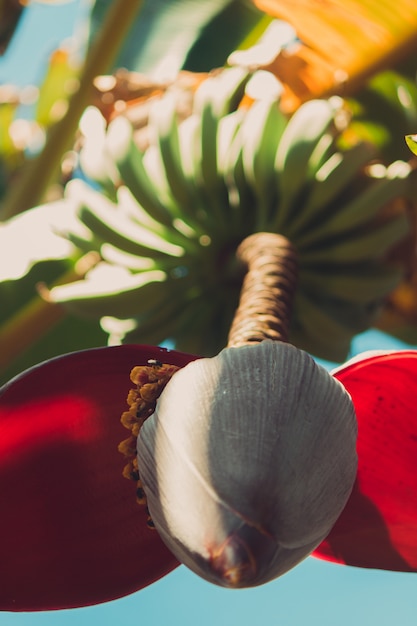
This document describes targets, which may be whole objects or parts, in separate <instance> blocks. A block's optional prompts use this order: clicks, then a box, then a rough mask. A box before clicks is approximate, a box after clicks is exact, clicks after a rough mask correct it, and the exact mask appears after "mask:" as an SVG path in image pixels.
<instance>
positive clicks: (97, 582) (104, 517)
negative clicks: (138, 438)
mask: <svg viewBox="0 0 417 626" xmlns="http://www.w3.org/2000/svg"><path fill="white" fill-rule="evenodd" d="M149 359H155V360H157V361H160V360H162V361H164V362H168V363H171V364H174V365H177V366H179V367H183V366H185V365H186V364H187V363H189V362H190V361H193V360H195V359H196V357H194V356H191V355H186V354H182V353H179V352H175V351H167V350H164V349H162V348H155V347H149V346H131V345H125V346H115V347H109V348H98V349H94V350H87V351H82V352H74V353H71V354H68V355H65V356H61V357H57V358H55V359H52V360H50V361H48V362H45V363H43V364H41V365H39V366H36V367H34V368H32V369H30V370H28V371H26V372H24V373H22V374H21V375H19V376H17V377H16V378H15V379H13V380H12V381H10V382H9V383H8V384H6V385H5V386H4V387H3V388H2V389H1V390H0V448H1V454H0V502H1V503H2V511H1V517H0V531H1V533H0V537H1V538H0V554H1V562H2V566H1V567H0V608H1V609H2V610H7V611H28V610H45V609H59V608H70V607H76V606H85V605H92V604H96V603H100V602H104V601H107V600H111V599H115V598H117V597H120V596H123V595H127V594H129V593H132V592H134V591H135V590H138V589H140V588H143V587H144V586H146V585H148V584H151V583H152V582H153V581H155V580H157V579H158V578H160V577H162V576H164V575H166V574H168V573H169V572H170V571H171V570H172V569H174V568H175V567H176V566H177V565H178V561H177V559H176V558H175V557H174V556H173V554H172V553H171V552H170V551H169V550H168V549H167V548H166V547H165V545H164V543H163V542H162V541H161V539H160V537H159V535H158V533H157V532H156V531H155V530H152V529H150V528H148V527H147V525H146V518H147V513H146V509H145V508H144V507H141V506H138V505H137V503H136V502H135V495H134V493H132V483H131V482H130V481H126V480H123V477H122V468H123V458H122V457H121V455H120V454H119V453H118V451H117V446H118V444H119V442H120V441H121V440H122V439H123V438H124V437H125V430H124V429H123V427H122V426H121V424H120V420H119V419H118V416H119V415H120V413H121V412H123V410H124V409H125V402H126V391H127V389H126V388H128V387H129V381H128V376H129V371H130V369H131V368H132V367H133V366H135V365H138V364H139V365H140V364H146V363H147V362H148V360H149ZM416 374H417V352H414V351H411V350H410V351H403V352H392V353H374V354H365V355H363V356H362V357H360V358H358V359H355V360H354V361H352V362H349V363H347V364H345V365H344V366H342V367H341V368H339V369H338V370H336V371H335V372H334V373H333V376H334V377H335V378H336V379H338V380H339V381H340V382H341V383H342V385H343V386H344V387H345V389H346V390H347V391H348V393H349V394H350V396H351V398H352V400H353V404H354V407H355V412H356V416H357V421H358V440H357V451H358V457H359V460H358V470H357V474H356V481H355V484H354V487H353V491H352V493H351V495H350V497H349V499H348V502H347V505H346V507H345V508H344V510H343V512H342V514H341V515H340V517H339V519H338V520H337V521H336V523H335V525H334V526H333V528H332V529H331V530H330V532H329V534H328V535H327V537H326V538H325V539H324V540H323V541H322V543H321V544H320V545H319V546H318V547H317V548H316V550H315V552H314V553H313V554H314V555H315V556H317V557H319V558H324V559H328V560H332V561H335V562H339V563H343V564H347V565H355V566H360V567H372V568H374V567H375V568H382V569H388V570H398V571H417V540H416V537H417V532H416V530H417V503H416V502H417V501H416V498H415V497H414V496H415V493H416V491H417V471H416V470H417V454H416V452H417V420H416V419H415V392H416V391H417V389H416V380H417V377H416ZM174 376H175V375H174ZM126 381H127V384H126Z"/></svg>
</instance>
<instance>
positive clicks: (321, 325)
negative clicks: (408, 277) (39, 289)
mask: <svg viewBox="0 0 417 626" xmlns="http://www.w3.org/2000/svg"><path fill="white" fill-rule="evenodd" d="M250 78H251V74H250V72H249V71H246V70H243V69H241V68H226V69H224V70H222V71H220V72H218V73H214V74H213V75H212V76H210V77H209V78H208V79H207V80H205V81H204V82H203V83H202V84H201V86H200V87H199V88H198V89H197V91H196V93H195V95H194V104H193V110H192V112H191V115H189V116H188V117H187V118H186V119H184V120H180V117H179V114H178V108H179V95H178V92H177V91H176V90H175V89H172V90H171V91H168V92H167V93H166V94H165V95H164V96H162V97H161V99H160V100H159V101H156V102H155V103H154V104H153V105H152V106H151V112H150V116H149V123H148V130H149V136H150V145H149V147H148V148H147V149H146V150H144V151H141V150H140V149H139V148H138V146H137V145H136V142H135V138H134V132H133V129H132V127H131V125H130V123H129V122H128V121H127V119H125V118H124V117H122V116H120V117H118V118H116V119H115V120H114V121H113V122H111V123H110V125H109V127H108V129H107V131H106V133H105V136H104V138H102V151H103V155H102V157H101V158H102V163H103V166H102V167H101V169H100V176H98V175H97V176H96V178H97V179H99V180H98V182H101V183H102V184H103V181H104V180H105V181H106V184H105V185H104V186H103V187H102V189H101V191H97V190H93V189H92V188H91V187H90V186H89V185H87V184H86V183H83V182H80V181H73V182H71V183H70V184H69V185H68V188H67V192H66V196H67V199H68V201H69V202H75V203H76V204H77V216H78V220H79V228H74V229H73V230H72V231H71V232H68V233H66V236H67V238H69V239H70V240H71V241H72V242H73V243H74V244H75V245H77V246H78V247H79V248H80V249H81V250H83V251H89V250H94V251H96V252H97V253H98V254H99V255H100V262H99V265H98V267H97V268H96V269H95V270H93V271H91V272H90V274H89V275H87V278H86V280H85V281H80V282H78V283H73V284H71V285H63V286H59V287H56V288H54V289H53V290H52V291H51V293H50V297H51V298H52V299H53V300H55V301H57V302H61V303H63V304H65V306H67V307H69V308H70V309H71V310H73V311H75V312H77V313H78V314H84V315H92V316H96V317H97V318H102V317H105V316H107V317H110V318H115V319H114V320H113V321H114V323H115V324H116V325H117V320H120V321H121V322H120V324H121V326H120V328H125V327H126V324H125V320H127V319H131V320H132V324H131V325H130V327H129V325H128V328H129V330H127V331H126V332H125V336H124V341H140V342H142V343H155V344H158V343H161V342H162V341H164V340H166V339H172V340H173V341H174V342H175V345H176V347H177V348H178V349H182V350H187V351H189V352H194V353H198V354H205V355H212V354H215V353H216V352H217V351H218V350H219V349H221V348H222V347H223V346H224V344H225V342H226V338H227V333H228V329H229V327H230V324H231V321H232V318H233V313H234V310H235V308H236V305H237V303H238V298H239V291H240V287H241V282H242V276H243V269H242V268H241V267H240V266H239V264H238V263H237V262H236V260H235V256H234V255H235V250H236V247H237V245H238V244H239V243H240V242H241V241H242V239H244V238H245V237H246V236H248V235H250V234H251V233H253V232H257V231H269V232H279V233H281V234H283V235H285V236H287V237H288V238H289V239H290V240H291V241H292V243H293V244H294V245H295V246H296V248H297V250H298V253H299V262H300V271H299V286H298V291H297V295H296V299H295V306H294V311H293V320H292V330H291V336H290V340H291V341H293V342H294V343H295V344H296V345H298V346H299V347H301V348H305V349H307V350H308V351H310V352H312V353H313V354H315V355H316V356H318V357H322V358H326V359H330V360H334V361H340V360H342V359H344V358H345V357H346V355H347V353H348V350H349V344H350V340H351V338H352V336H354V335H355V334H357V333H358V332H361V331H362V330H364V329H366V328H368V327H369V326H370V325H371V324H372V321H373V319H374V318H375V315H376V314H377V312H378V307H379V306H380V304H381V302H382V301H383V299H384V297H386V295H387V294H388V293H389V292H390V291H391V290H392V289H393V288H394V287H395V286H396V284H397V282H398V281H399V279H400V276H401V272H400V270H399V269H398V268H395V267H391V266H389V265H388V263H387V261H386V257H387V253H388V251H389V250H390V248H391V247H392V246H393V245H394V244H396V243H397V242H398V241H399V240H400V239H401V238H402V237H404V235H406V234H407V232H408V229H409V226H408V222H407V219H406V217H405V214H404V212H401V211H386V210H385V207H386V206H387V204H389V203H390V202H391V201H394V200H395V199H396V198H399V197H402V196H407V194H408V190H409V186H410V181H411V180H412V179H413V177H414V172H413V171H412V169H411V167H410V166H409V165H408V164H407V163H405V162H396V163H393V164H391V165H389V166H388V167H384V166H382V165H381V164H379V165H378V166H375V165H373V166H371V167H368V165H369V164H370V163H371V162H372V161H374V160H375V158H376V156H377V155H376V151H375V149H374V147H373V146H372V145H370V144H367V143H364V142H361V143H357V144H355V145H353V146H352V147H350V148H345V149H342V148H341V145H342V144H341V142H340V137H341V136H342V134H343V133H344V131H345V130H346V128H347V127H348V124H349V119H348V117H347V115H346V112H345V110H344V107H343V101H342V100H341V99H340V98H331V99H329V100H313V101H310V102H308V103H306V104H304V105H302V106H301V107H300V108H299V109H298V110H297V112H296V113H295V114H294V115H293V116H292V117H291V118H290V119H288V118H287V117H286V116H285V115H284V114H283V113H282V112H281V111H280V109H279V103H278V102H277V101H276V100H274V99H271V97H270V96H265V97H264V96H263V94H262V93H260V94H259V97H258V98H256V99H255V101H254V102H253V103H252V104H251V106H248V105H247V104H245V102H247V99H246V100H245V99H243V100H242V96H243V95H244V93H245V86H246V85H247V84H248V81H249V79H250ZM251 93H252V92H251ZM90 152H91V150H90V148H89V146H88V141H87V142H86V145H85V146H84V148H83V152H82V154H81V163H82V164H84V170H85V171H86V172H90V174H91V173H93V172H94V171H95V170H94V167H93V165H91V167H90V166H89V161H88V155H89V153H90ZM96 170H97V168H96ZM104 171H106V172H107V175H105V174H104V173H103V172H104ZM116 270H117V271H116ZM99 281H100V282H99ZM121 333H122V331H121ZM122 334H123V333H122Z"/></svg>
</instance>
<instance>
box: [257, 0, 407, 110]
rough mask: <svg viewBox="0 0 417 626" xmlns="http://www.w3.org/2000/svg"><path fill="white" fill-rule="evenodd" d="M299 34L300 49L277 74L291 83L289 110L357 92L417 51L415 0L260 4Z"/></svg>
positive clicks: (260, 0)
mask: <svg viewBox="0 0 417 626" xmlns="http://www.w3.org/2000/svg"><path fill="white" fill-rule="evenodd" d="M254 4H255V5H256V6H257V7H258V8H259V9H261V10H262V11H265V12H267V13H268V14H270V15H272V16H274V17H276V18H279V19H283V20H286V21H287V22H289V23H290V24H292V26H293V27H294V28H295V30H296V31H297V35H298V37H299V39H300V42H301V45H300V47H299V48H298V49H297V50H296V51H294V52H293V54H291V55H290V56H288V57H284V56H282V55H281V57H279V58H278V59H277V60H276V62H275V67H274V69H275V71H276V73H277V74H278V75H279V77H280V78H281V79H282V80H283V82H284V83H285V84H286V87H287V89H286V94H285V97H286V99H287V102H288V106H287V108H289V109H292V110H294V109H295V108H297V106H299V104H300V103H301V102H302V101H304V100H307V99H310V98H317V97H323V96H327V95H329V94H333V93H338V94H339V95H347V94H352V93H354V92H355V91H357V90H358V88H360V87H362V86H363V85H364V82H365V80H366V79H368V78H369V77H371V76H372V75H374V74H375V73H376V72H378V71H380V70H383V69H386V68H391V67H393V66H394V65H395V64H396V63H398V62H399V61H400V60H402V59H405V58H407V57H408V56H409V55H411V54H412V53H413V52H414V51H415V50H416V49H417V36H416V35H417V4H416V3H415V1H414V0H398V1H397V2H396V3H395V7H394V6H393V4H392V2H390V1H389V0H327V1H326V2H322V1H321V0H254Z"/></svg>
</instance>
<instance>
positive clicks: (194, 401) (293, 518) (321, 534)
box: [138, 341, 357, 587]
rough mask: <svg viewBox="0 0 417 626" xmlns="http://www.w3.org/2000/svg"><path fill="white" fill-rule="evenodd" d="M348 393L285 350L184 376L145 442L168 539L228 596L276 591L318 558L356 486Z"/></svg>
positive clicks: (154, 501)
mask: <svg viewBox="0 0 417 626" xmlns="http://www.w3.org/2000/svg"><path fill="white" fill-rule="evenodd" d="M356 430H357V429H356V418H355V413H354V408H353V404H352V401H351V399H350V396H349V395H348V393H347V392H346V391H345V389H344V387H343V386H342V385H341V384H340V383H339V382H338V381H337V380H335V379H334V378H333V377H332V376H331V375H330V374H329V373H328V372H327V371H326V370H325V369H324V368H322V367H321V366H319V365H317V364H316V363H315V361H314V360H313V359H312V358H311V357H310V356H309V355H308V354H307V353H305V352H303V351H301V350H298V349H296V348H294V347H293V346H291V345H289V344H285V343H281V342H272V341H264V342H262V343H259V344H256V345H253V346H242V347H238V348H226V349H225V350H223V351H222V352H221V353H220V354H219V355H218V356H217V357H214V358H211V359H200V360H197V361H194V362H192V363H190V364H188V365H187V366H186V367H184V368H183V369H182V370H180V371H179V372H177V373H176V374H175V375H174V376H173V378H172V379H171V381H170V382H169V383H168V385H167V387H166V388H165V390H164V391H163V393H162V395H161V397H160V398H159V400H158V403H157V407H156V411H155V413H154V414H153V415H152V416H151V417H150V418H149V419H148V420H147V421H146V422H145V424H144V425H143V427H142V429H141V431H140V435H139V438H138V458H139V470H140V475H141V480H142V483H143V484H144V487H145V491H146V495H147V498H148V505H149V509H150V513H151V515H152V518H153V521H154V522H155V526H156V528H157V530H158V532H159V533H160V535H161V537H162V538H163V540H164V541H165V543H166V544H167V546H168V547H169V548H170V550H171V551H172V552H173V553H174V554H175V556H176V557H177V558H178V559H179V560H180V561H182V562H183V563H184V564H185V565H187V566H188V567H190V568H191V569H192V570H193V571H194V572H196V573H197V574H199V575H200V576H202V577H203V578H205V579H207V580H209V581H211V582H214V583H217V584H219V585H223V586H230V587H247V586H254V585H259V584H261V583H265V582H267V581H269V580H271V579H273V578H275V577H277V576H279V575H281V574H283V573H284V572H286V571H287V570H288V569H290V568H291V567H293V566H294V565H296V564H297V563H298V562H299V561H301V560H302V559H303V558H305V557H306V556H308V555H309V554H310V553H311V552H312V550H313V549H314V548H315V547H316V546H317V545H318V544H319V543H320V542H321V541H322V540H323V539H324V538H325V537H326V535H327V534H328V533H329V531H330V529H331V528H332V526H333V524H334V522H335V521H336V519H337V517H338V516H339V514H340V513H341V511H342V509H343V507H344V505H345V503H346V501H347V498H348V496H349V494H350V491H351V489H352V486H353V482H354V480H355V475H356V467H357V457H356Z"/></svg>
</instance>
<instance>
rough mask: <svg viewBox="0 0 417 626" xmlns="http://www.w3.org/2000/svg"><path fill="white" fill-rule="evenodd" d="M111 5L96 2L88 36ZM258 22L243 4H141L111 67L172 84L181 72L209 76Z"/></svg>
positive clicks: (150, 0) (186, 0)
mask: <svg viewBox="0 0 417 626" xmlns="http://www.w3.org/2000/svg"><path fill="white" fill-rule="evenodd" d="M111 2H112V0H97V2H96V3H95V6H94V8H93V11H92V35H93V36H94V33H95V32H96V30H97V29H98V28H99V27H100V25H101V22H102V19H103V15H105V13H106V11H107V8H108V6H109V5H110V4H111ZM262 18H263V13H261V12H260V11H258V10H257V9H255V7H253V6H251V5H250V4H249V3H247V2H245V1H244V0H199V1H198V2H197V1H196V0H144V2H143V6H142V9H141V11H140V13H139V15H138V18H137V19H136V20H135V21H134V23H133V25H132V28H131V30H130V33H129V35H128V37H127V38H126V41H125V44H124V46H123V49H122V51H121V53H120V54H119V56H118V58H117V61H116V63H115V65H114V67H126V68H128V69H129V70H135V71H138V72H144V73H148V74H155V73H158V74H159V76H160V77H166V76H168V77H170V78H172V77H173V76H175V74H176V73H177V72H178V71H179V70H180V69H183V68H186V69H189V70H193V71H208V70H210V69H212V68H213V67H217V66H221V65H224V63H225V62H226V60H227V57H228V55H229V54H230V52H232V50H234V48H235V47H236V46H237V45H239V44H240V42H241V41H242V39H244V38H245V37H246V36H247V35H248V33H249V32H250V31H251V30H252V29H253V28H254V27H255V26H256V25H257V24H258V22H259V21H260V20H261V19H262Z"/></svg>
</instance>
